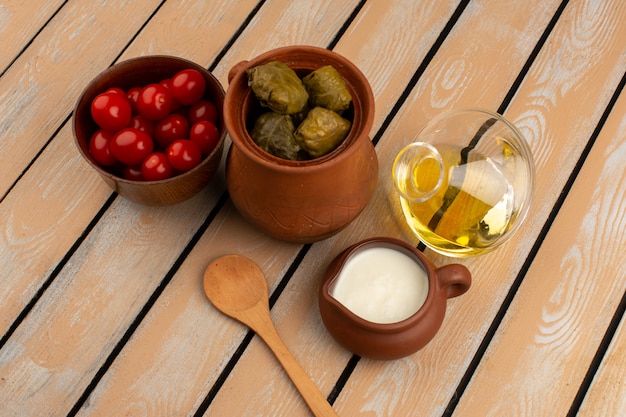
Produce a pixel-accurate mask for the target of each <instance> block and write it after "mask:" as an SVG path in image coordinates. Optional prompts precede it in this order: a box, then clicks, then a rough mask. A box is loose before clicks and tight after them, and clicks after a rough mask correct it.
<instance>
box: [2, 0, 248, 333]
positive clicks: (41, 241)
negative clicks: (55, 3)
mask: <svg viewBox="0 0 626 417" xmlns="http://www.w3.org/2000/svg"><path fill="white" fill-rule="evenodd" d="M255 5H256V1H254V0H248V1H247V2H246V3H243V2H240V3H238V4H237V7H234V5H231V4H230V3H229V2H227V1H223V2H221V3H213V4H212V5H211V7H208V6H206V5H205V6H202V8H200V9H197V7H201V5H195V6H193V7H192V8H191V10H190V9H189V8H188V7H187V6H186V5H185V3H184V2H182V3H181V2H168V3H167V4H166V5H164V6H163V7H162V9H161V12H162V14H158V15H157V16H156V17H155V18H154V19H153V21H152V22H151V23H150V24H148V26H147V27H146V28H144V30H143V31H142V33H141V34H140V35H139V36H138V38H137V39H136V41H135V42H134V43H133V44H132V45H131V46H130V47H129V49H128V50H127V51H126V53H125V54H124V55H123V57H122V59H126V58H130V57H133V56H141V55H145V54H149V53H162V54H171V55H178V56H184V57H186V58H189V59H191V60H197V62H199V63H200V64H202V65H205V66H208V65H209V64H210V62H211V61H212V60H213V59H215V57H216V56H217V54H218V53H219V52H220V50H221V48H222V47H223V45H224V44H225V43H226V42H228V39H229V38H230V36H232V34H233V33H234V32H235V31H236V30H237V28H238V26H237V22H238V23H239V24H242V23H243V22H244V20H245V18H246V16H247V14H248V13H249V12H250V11H251V10H252V8H253V7H254V6H255ZM177 8H180V10H186V11H187V12H186V13H182V14H181V15H180V16H179V18H178V21H177V22H174V23H172V22H171V19H176V14H175V12H173V11H172V10H176V9H177ZM190 12H196V13H190ZM200 12H202V13H200ZM109 13H111V12H109ZM159 16H165V17H164V18H159ZM167 24H176V30H175V31H174V32H175V33H176V36H171V34H169V33H168V32H167V31H164V30H163V26H164V25H167ZM207 26H208V27H210V28H211V36H210V37H209V36H208V35H207V31H206V29H205V28H206V27H207ZM101 36H102V37H101V38H100V39H99V41H100V42H102V39H108V36H109V35H108V33H106V32H103V33H102V34H101ZM181 39H186V40H187V41H186V42H184V41H181ZM93 42H97V40H94V41H93ZM198 45H200V46H198ZM187 46H189V48H188V49H187ZM78 53H79V54H80V51H79V52H78ZM106 65H108V63H107V64H104V66H102V67H101V68H99V69H95V68H94V74H95V73H97V72H99V71H101V70H103V69H104V68H105V67H106ZM73 72H74V71H73ZM92 75H93V74H92ZM82 81H83V83H84V84H85V85H86V84H87V83H88V82H89V78H88V77H85V78H82ZM79 88H82V87H79ZM23 99H24V100H29V98H28V97H23ZM42 99H45V98H42ZM47 103H48V105H49V106H51V107H52V106H53V105H54V98H52V101H49V102H47ZM0 146H1V145H0ZM68 178H79V179H80V181H73V180H71V181H68ZM214 183H215V184H216V185H217V184H219V179H218V180H216V181H214ZM222 189H223V188H222ZM33 191H35V192H33ZM110 195H111V190H110V188H109V187H107V186H106V185H105V184H104V182H102V181H101V180H100V178H99V177H98V175H97V174H96V173H95V172H94V171H93V169H91V168H90V167H89V166H88V165H87V164H86V163H85V162H83V161H82V160H81V157H80V156H79V154H78V152H77V151H76V148H75V146H74V144H73V136H72V129H71V126H70V124H69V123H68V124H66V125H65V126H63V127H62V129H61V130H60V131H59V133H58V135H57V137H56V138H55V139H54V140H53V141H52V142H51V144H50V145H49V146H48V147H47V148H46V149H45V150H44V152H43V153H42V154H41V155H40V157H39V159H38V160H37V162H36V163H35V164H34V165H33V166H32V167H31V168H30V169H29V171H28V172H26V173H25V175H24V177H22V178H21V179H20V181H19V182H18V183H17V184H16V186H15V187H14V188H13V189H12V191H11V193H9V194H8V195H7V197H6V198H5V199H4V200H3V202H2V204H1V205H0V218H2V219H3V221H5V222H6V227H5V228H4V230H3V231H2V234H1V235H0V270H2V271H5V272H4V273H3V275H4V276H5V278H3V279H4V281H3V282H4V283H5V285H3V286H1V287H0V297H5V298H4V299H5V300H7V301H6V302H5V303H2V304H1V305H0V334H4V333H5V332H6V331H7V329H8V327H9V326H10V325H11V323H12V322H13V320H15V318H16V317H17V315H18V314H19V312H20V311H21V310H22V309H23V308H24V306H25V305H26V304H27V303H28V302H29V300H30V299H31V297H32V296H33V295H34V294H35V293H36V292H37V290H38V289H39V288H40V287H41V285H42V284H43V282H44V281H45V280H46V279H47V277H48V276H49V275H50V273H51V272H52V271H53V270H54V269H55V267H56V266H57V264H58V263H59V262H60V261H61V260H62V259H63V257H64V255H65V253H66V252H67V251H68V250H69V249H70V248H71V247H72V245H73V244H74V242H75V241H76V240H77V239H78V238H79V237H80V235H81V233H82V232H83V231H84V230H85V228H86V227H87V225H88V224H89V222H90V221H91V220H92V218H93V216H94V215H95V214H96V213H97V211H98V210H99V209H100V207H102V205H103V204H104V202H105V201H106V199H107V198H108V197H109V196H110ZM51 242H54V243H53V244H52V243H51Z"/></svg>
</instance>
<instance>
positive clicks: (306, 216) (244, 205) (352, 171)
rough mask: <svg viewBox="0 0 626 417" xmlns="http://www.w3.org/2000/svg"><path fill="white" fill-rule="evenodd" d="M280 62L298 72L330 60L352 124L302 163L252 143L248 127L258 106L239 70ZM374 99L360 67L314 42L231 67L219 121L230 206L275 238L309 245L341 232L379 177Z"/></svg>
mask: <svg viewBox="0 0 626 417" xmlns="http://www.w3.org/2000/svg"><path fill="white" fill-rule="evenodd" d="M270 61H281V62H284V63H285V64H287V65H288V66H289V67H291V68H292V69H294V71H296V73H298V74H299V75H300V76H303V75H306V74H308V73H310V72H311V71H314V70H315V69H317V68H320V67H322V66H324V65H332V66H333V67H335V69H336V70H337V71H338V72H339V74H340V75H341V77H342V78H343V79H344V81H345V82H346V84H347V87H348V90H349V91H350V94H351V96H352V109H350V110H349V111H348V113H349V114H348V115H347V116H345V117H346V118H349V119H351V121H352V127H351V130H350V131H349V133H348V136H347V137H346V138H345V139H344V141H343V142H342V144H341V145H339V147H338V148H336V149H335V150H334V151H332V152H330V153H329V154H327V155H324V156H321V157H319V158H316V159H311V160H307V161H290V160H286V159H281V158H278V157H275V156H273V155H271V154H269V153H267V152H265V151H264V150H262V149H261V148H260V147H259V146H257V145H256V143H254V140H253V139H252V138H251V137H250V134H249V131H248V129H249V128H250V126H251V125H252V124H253V122H254V120H255V119H256V117H257V115H258V114H259V113H260V111H261V109H260V105H259V104H258V101H257V100H256V98H255V97H254V93H253V92H252V89H251V88H250V87H249V86H248V79H247V74H246V72H245V70H246V69H248V68H252V67H254V66H257V65H261V64H264V63H267V62H270ZM373 120H374V96H373V94H372V90H371V88H370V85H369V83H368V81H367V79H366V78H365V76H364V75H363V74H362V73H361V71H360V70H359V69H358V68H357V67H356V66H355V65H354V64H352V63H351V62H350V61H349V60H348V59H346V58H345V57H343V56H341V55H339V54H337V53H335V52H333V51H330V50H327V49H323V48H317V47H313V46H288V47H283V48H278V49H275V50H272V51H268V52H266V53H264V54H262V55H259V56H258V57H256V58H253V59H252V60H250V61H243V62H241V63H239V64H237V65H235V66H234V67H233V68H232V70H231V72H230V74H229V86H228V91H227V92H226V98H225V101H224V123H225V125H226V129H227V130H228V133H229V135H230V137H231V139H232V142H233V144H232V146H231V147H230V150H229V153H228V157H227V163H226V183H227V186H228V191H229V194H230V197H231V200H232V201H233V204H234V205H235V207H236V208H237V210H238V211H239V213H241V215H242V216H243V217H244V218H246V219H247V220H248V221H249V222H250V223H252V224H254V225H255V226H257V227H258V228H259V229H261V230H262V231H263V232H265V233H266V234H268V235H270V236H273V237H275V238H277V239H281V240H286V241H292V242H299V243H308V242H314V241H318V240H321V239H324V238H326V237H329V236H332V235H333V234H335V233H337V232H338V231H340V230H341V229H342V228H344V227H345V226H346V225H348V224H349V223H350V222H351V221H352V220H354V219H355V218H356V217H357V215H358V214H359V213H360V212H361V211H362V210H363V208H365V206H366V204H367V203H368V201H369V200H370V198H371V196H372V194H373V192H374V188H375V186H376V182H377V179H378V159H377V156H376V152H375V150H374V146H373V145H372V142H371V140H370V138H369V132H370V129H371V127H372V122H373Z"/></svg>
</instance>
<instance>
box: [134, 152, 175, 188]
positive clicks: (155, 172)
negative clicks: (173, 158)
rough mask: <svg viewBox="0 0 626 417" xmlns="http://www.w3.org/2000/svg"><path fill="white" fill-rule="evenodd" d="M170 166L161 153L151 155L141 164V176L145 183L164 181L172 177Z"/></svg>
mask: <svg viewBox="0 0 626 417" xmlns="http://www.w3.org/2000/svg"><path fill="white" fill-rule="evenodd" d="M172 172H173V171H172V166H171V165H170V163H169V161H168V160H167V156H166V155H165V154H164V153H163V152H154V153H151V154H150V155H148V156H147V157H146V159H144V161H143V164H141V176H142V177H143V179H144V180H146V181H159V180H165V179H167V178H170V177H171V176H172Z"/></svg>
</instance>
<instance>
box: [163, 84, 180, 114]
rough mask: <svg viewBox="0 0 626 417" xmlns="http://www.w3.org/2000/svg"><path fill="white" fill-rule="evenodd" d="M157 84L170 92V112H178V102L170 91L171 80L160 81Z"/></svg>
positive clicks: (171, 90)
mask: <svg viewBox="0 0 626 417" xmlns="http://www.w3.org/2000/svg"><path fill="white" fill-rule="evenodd" d="M159 84H161V85H162V86H163V87H165V88H167V90H168V91H169V92H170V94H172V110H171V111H176V110H178V109H179V108H180V102H179V101H178V99H177V98H176V96H174V93H173V89H172V79H171V78H166V79H164V80H161V82H160V83H159Z"/></svg>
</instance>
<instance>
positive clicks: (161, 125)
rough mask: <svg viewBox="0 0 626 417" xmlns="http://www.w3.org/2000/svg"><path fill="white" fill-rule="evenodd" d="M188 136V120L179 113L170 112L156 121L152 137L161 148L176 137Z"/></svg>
mask: <svg viewBox="0 0 626 417" xmlns="http://www.w3.org/2000/svg"><path fill="white" fill-rule="evenodd" d="M188 137H189V122H188V121H187V119H186V118H185V117H184V116H182V115H180V114H176V113H173V114H170V115H167V116H165V118H164V119H162V120H159V121H158V122H157V123H156V126H155V129H154V139H155V140H156V141H157V143H158V144H159V145H161V146H162V147H163V148H167V147H168V146H169V145H170V143H172V142H174V141H175V140H176V139H185V138H188Z"/></svg>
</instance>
